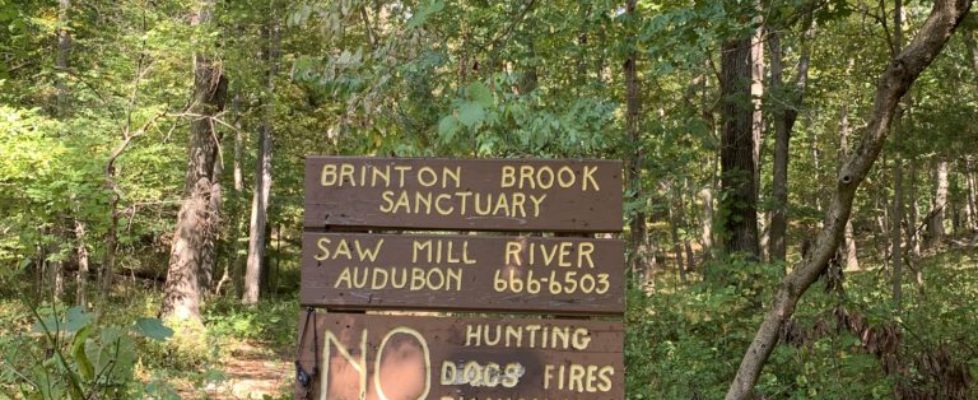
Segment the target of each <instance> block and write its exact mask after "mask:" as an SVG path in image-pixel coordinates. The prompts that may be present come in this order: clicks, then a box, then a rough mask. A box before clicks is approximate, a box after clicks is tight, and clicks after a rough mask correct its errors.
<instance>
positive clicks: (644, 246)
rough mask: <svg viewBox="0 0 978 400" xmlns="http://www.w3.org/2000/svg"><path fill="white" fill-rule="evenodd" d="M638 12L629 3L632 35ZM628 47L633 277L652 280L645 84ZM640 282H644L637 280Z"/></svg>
mask: <svg viewBox="0 0 978 400" xmlns="http://www.w3.org/2000/svg"><path fill="white" fill-rule="evenodd" d="M635 8H636V1H635V0H628V1H626V3H625V15H626V16H627V17H628V20H627V23H626V27H627V28H628V29H629V31H631V29H633V28H634V27H635V26H637V25H638V24H637V20H636V19H637V18H638V17H637V16H636V12H635ZM629 37H630V39H629V40H633V39H631V37H632V34H629ZM628 43H630V44H629V47H630V48H629V50H628V54H627V56H626V58H625V63H624V67H623V74H624V78H625V132H626V137H627V138H628V139H627V140H628V143H630V148H631V151H630V152H629V154H628V157H629V160H628V176H629V186H630V187H631V190H633V191H634V195H633V197H632V199H630V200H631V201H633V202H635V203H638V204H637V207H638V210H637V211H636V212H635V214H634V215H633V216H632V219H631V222H630V229H631V246H632V248H633V249H634V254H633V255H632V260H631V261H632V267H631V269H632V275H633V276H634V277H635V278H638V277H639V276H643V275H646V274H648V275H649V276H652V275H651V274H652V273H653V272H654V271H651V270H647V269H652V268H654V265H655V255H654V254H650V253H651V252H650V251H649V246H648V244H649V243H650V238H649V237H648V231H647V230H646V227H645V223H646V221H645V218H646V215H645V211H644V208H645V204H644V201H643V200H642V196H641V188H642V163H643V162H644V155H643V154H642V145H641V143H642V132H641V127H640V125H639V123H640V120H641V116H642V114H641V113H642V110H641V108H642V93H641V87H640V86H641V82H640V81H639V80H638V67H637V65H636V63H637V57H638V54H637V51H635V49H634V46H635V44H633V43H631V42H630V41H629V42H628ZM640 273H641V274H640ZM636 282H641V281H640V280H638V279H636Z"/></svg>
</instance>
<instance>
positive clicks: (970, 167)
mask: <svg viewBox="0 0 978 400" xmlns="http://www.w3.org/2000/svg"><path fill="white" fill-rule="evenodd" d="M965 181H966V184H967V186H968V229H971V230H975V229H978V193H976V191H978V188H976V187H978V184H976V182H975V171H974V164H973V161H972V159H971V157H965Z"/></svg>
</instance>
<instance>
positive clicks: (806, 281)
mask: <svg viewBox="0 0 978 400" xmlns="http://www.w3.org/2000/svg"><path fill="white" fill-rule="evenodd" d="M970 6H971V2H970V1H967V0H937V1H936V2H935V3H934V8H933V10H932V11H931V14H930V16H929V17H928V18H927V20H926V21H925V22H924V24H923V25H922V26H921V27H920V30H919V33H918V34H917V36H916V37H915V38H914V40H913V41H912V42H911V43H910V45H909V46H907V48H906V49H904V50H903V51H901V52H900V53H899V54H898V55H896V56H895V59H894V60H892V61H891V62H890V64H889V65H888V66H887V68H886V71H885V72H883V75H882V77H881V78H880V80H879V85H878V86H877V89H876V97H875V99H874V105H873V109H872V112H871V114H870V118H869V123H868V125H867V126H866V129H865V132H864V133H863V134H862V135H861V136H862V141H861V143H860V144H859V146H858V147H857V148H856V150H855V151H853V154H852V156H851V157H850V158H849V160H848V161H846V163H845V166H844V167H843V168H842V170H841V171H840V172H839V175H838V180H837V182H836V189H835V192H834V194H833V196H832V198H831V202H830V205H829V208H828V211H827V213H826V218H825V226H824V228H823V229H821V230H820V231H819V232H818V235H817V239H816V241H815V246H814V247H813V249H812V251H811V252H809V255H808V256H807V257H805V259H804V260H803V261H802V263H801V264H800V265H798V266H797V267H796V268H794V269H792V270H791V272H790V273H789V274H788V275H787V276H785V278H784V279H783V280H782V282H781V285H780V287H779V288H778V290H777V293H776V294H775V297H774V299H773V302H772V303H771V308H770V309H769V310H768V312H767V313H766V314H765V316H764V321H763V322H762V323H761V326H760V327H759V329H758V331H757V334H756V335H755V336H754V339H753V340H752V341H751V344H750V346H749V347H748V349H747V351H746V353H745V354H744V358H743V360H742V361H741V363H740V368H739V369H738V370H737V375H736V377H735V378H734V380H733V382H732V383H731V385H730V389H729V390H728V391H727V395H726V399H727V400H741V399H748V398H750V397H751V396H752V395H753V388H754V384H755V383H756V382H757V378H758V377H759V376H760V374H761V370H762V368H763V367H764V364H765V363H766V362H767V359H768V357H769V356H770V355H771V352H772V351H773V350H774V346H775V345H776V344H777V342H778V337H779V334H780V332H781V331H782V329H781V328H782V326H783V324H784V323H785V321H787V320H788V319H790V318H791V316H792V314H793V313H794V310H795V306H796V305H797V303H798V299H799V298H800V297H801V295H802V294H804V293H805V291H806V290H808V288H809V286H811V284H812V283H814V282H815V280H816V279H818V277H819V275H821V274H822V272H823V271H824V270H825V268H826V267H827V266H828V262H829V259H830V258H831V257H832V255H833V254H834V253H835V251H836V248H837V247H838V245H839V240H841V238H842V235H843V232H844V231H845V225H846V222H847V221H848V220H849V215H850V212H851V211H852V202H853V199H854V197H855V193H856V189H857V188H858V187H859V185H860V184H861V183H862V181H863V180H864V179H865V177H866V174H867V173H868V172H869V170H870V168H871V167H872V166H873V163H874V162H875V161H876V159H877V157H878V156H879V153H880V150H881V149H882V148H883V143H884V142H885V140H886V136H887V133H888V132H889V128H890V122H891V121H892V119H893V117H894V113H895V110H896V108H897V105H898V103H899V102H900V99H901V98H902V97H903V95H904V94H905V93H906V92H907V90H908V89H909V88H910V86H911V85H912V84H913V82H914V81H915V80H916V79H917V77H918V76H919V75H920V73H921V72H922V71H923V70H924V69H925V68H926V67H927V66H928V65H930V63H931V62H932V61H933V60H934V58H935V57H936V56H937V55H938V54H939V53H940V52H941V49H943V48H944V45H945V44H946V43H947V40H948V39H949V38H950V37H951V34H953V33H954V30H955V28H956V27H957V26H958V24H959V23H960V22H961V20H962V19H963V18H964V16H965V15H966V14H967V11H968V9H969V8H970Z"/></svg>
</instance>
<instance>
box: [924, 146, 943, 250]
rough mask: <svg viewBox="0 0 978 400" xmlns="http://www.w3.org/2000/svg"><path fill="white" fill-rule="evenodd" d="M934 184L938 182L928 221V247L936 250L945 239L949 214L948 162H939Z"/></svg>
mask: <svg viewBox="0 0 978 400" xmlns="http://www.w3.org/2000/svg"><path fill="white" fill-rule="evenodd" d="M934 182H936V185H937V187H936V188H935V190H934V201H933V202H932V203H931V213H929V214H928V216H929V217H930V219H929V220H928V221H927V230H928V236H927V247H928V248H935V247H937V246H938V245H940V243H941V240H942V239H943V238H944V219H945V218H946V215H947V212H946V211H945V210H946V209H947V188H948V180H947V161H944V160H941V161H938V162H937V167H936V168H935V170H934Z"/></svg>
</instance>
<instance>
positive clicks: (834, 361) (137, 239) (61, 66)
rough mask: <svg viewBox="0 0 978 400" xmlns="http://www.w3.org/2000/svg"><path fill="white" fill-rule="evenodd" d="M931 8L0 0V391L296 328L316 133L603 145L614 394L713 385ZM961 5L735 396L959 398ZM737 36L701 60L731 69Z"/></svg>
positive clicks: (207, 376)
mask: <svg viewBox="0 0 978 400" xmlns="http://www.w3.org/2000/svg"><path fill="white" fill-rule="evenodd" d="M934 3H938V4H945V3H952V2H949V1H937V2H930V1H910V0H905V1H904V0H895V1H892V0H887V1H879V2H876V1H865V0H760V1H737V0H724V1H678V0H677V1H672V0H669V1H658V0H638V1H636V0H626V1H618V2H613V1H607V0H581V1H568V0H554V1H539V0H520V1H482V0H473V1H448V0H410V1H391V2H387V1H376V0H371V1H368V0H325V1H323V0H300V1H286V0H263V1H252V0H244V1H217V0H167V1H151V0H118V1H116V0H113V1H108V0H86V1H81V0H76V1H69V0H59V1H54V0H48V1H27V0H0V59H2V62H0V398H3V397H4V396H7V397H11V398H41V399H54V398H73V399H82V398H92V397H91V396H93V393H99V394H100V395H102V396H105V397H104V398H131V397H150V398H176V397H177V396H186V393H187V391H188V390H189V391H194V390H198V391H204V390H205V388H207V387H208V385H211V384H212V383H213V382H215V381H220V380H221V376H222V374H223V373H224V372H222V371H221V366H220V360H221V359H222V357H228V356H229V355H228V354H227V352H226V351H222V350H221V348H222V346H226V345H228V342H229V341H232V340H254V341H259V342H261V343H265V344H266V345H268V346H269V347H271V348H275V349H280V350H281V351H283V352H286V353H287V352H290V351H293V349H291V346H292V345H293V343H294V340H295V338H294V337H293V336H294V334H295V332H296V327H295V323H296V322H295V315H297V312H298V304H297V300H296V293H297V292H298V279H299V274H298V263H299V261H298V260H299V257H298V256H299V253H300V242H301V233H302V215H303V209H302V199H303V193H302V185H303V184H302V182H303V163H304V159H305V157H306V156H307V155H313V154H326V155H376V156H396V157H460V158H476V157H542V158H608V159H621V160H624V161H625V164H626V171H625V173H626V178H627V179H626V187H625V188H624V190H625V198H626V204H625V213H624V215H622V225H623V226H624V227H625V231H624V233H623V234H622V237H623V238H625V239H626V240H628V242H627V243H629V246H628V250H627V252H628V257H629V260H630V262H629V266H628V268H627V271H625V273H626V274H627V277H628V281H629V283H630V288H629V294H628V312H627V314H626V325H627V335H628V338H627V342H626V349H625V351H626V367H627V370H628V375H627V393H628V395H627V396H628V398H630V399H648V398H669V399H680V398H683V399H713V398H722V397H723V396H724V394H725V393H727V391H728V387H729V386H730V384H731V381H732V380H733V379H734V376H735V374H736V373H737V370H738V366H739V364H740V361H741V359H742V357H744V352H745V350H746V349H747V348H748V345H750V343H751V340H752V338H753V337H754V333H755V332H756V331H757V329H758V326H760V325H761V323H762V321H763V320H764V313H765V311H766V310H767V309H768V308H769V307H770V306H771V304H772V299H773V298H774V297H775V294H776V293H777V291H778V289H779V282H780V281H781V280H782V279H784V277H785V276H786V274H788V273H790V272H791V271H792V270H794V269H795V268H797V267H798V266H799V265H801V264H802V263H803V260H804V258H805V257H806V256H808V255H809V251H810V250H811V249H812V248H814V247H815V246H816V245H817V243H815V240H814V239H815V237H816V236H817V233H818V232H819V231H820V229H822V228H823V227H824V226H825V215H826V211H827V209H828V208H829V204H830V203H831V201H832V196H833V194H834V193H835V191H836V190H837V184H836V178H837V174H838V171H839V170H840V168H842V167H843V165H844V162H845V160H846V159H847V158H848V157H850V156H852V155H853V154H854V153H855V154H859V152H860V151H861V149H862V148H861V147H859V143H860V140H862V139H863V138H864V136H865V133H866V129H867V125H868V124H869V123H870V121H871V120H872V118H873V117H874V113H875V112H877V110H876V109H874V107H875V105H876V103H875V100H876V99H875V98H874V96H875V94H876V92H877V90H879V89H880V84H881V82H883V80H881V79H880V77H881V76H882V75H883V74H884V73H886V72H887V71H888V68H889V67H890V66H891V61H892V60H893V59H895V58H896V57H898V55H900V54H901V51H902V50H903V48H904V47H905V46H906V45H907V43H910V41H911V40H912V39H913V38H914V37H915V35H917V34H919V33H920V32H922V31H923V24H924V21H925V20H926V19H927V17H928V16H929V15H930V14H931V13H932V5H933V4H934ZM954 3H961V4H970V2H954ZM202 10H203V11H202ZM896 22H899V23H896ZM956 28H957V29H954V30H952V32H953V34H952V35H950V36H949V37H948V38H946V40H947V43H946V45H944V46H943V49H942V50H940V53H939V55H938V56H937V57H936V58H935V59H934V60H933V61H932V62H930V65H929V66H927V68H926V69H924V70H923V72H922V73H921V74H920V76H919V78H917V79H916V81H915V82H913V85H912V86H910V89H909V91H908V92H907V93H906V94H905V95H904V96H903V97H902V100H901V101H900V105H899V107H898V111H897V113H896V116H895V117H894V121H895V122H894V123H893V127H892V129H891V130H890V131H892V132H890V137H889V138H888V139H886V141H885V144H884V145H883V148H882V152H881V155H880V156H879V158H878V159H877V160H876V163H875V165H874V166H873V168H872V169H871V170H869V173H868V175H867V176H866V179H865V181H864V182H862V186H861V187H860V189H859V191H858V192H856V196H855V200H854V202H853V206H852V211H851V214H850V215H851V217H850V219H849V220H850V225H849V226H848V227H847V228H846V233H845V237H844V238H843V239H842V246H841V248H840V249H839V251H838V252H837V253H836V254H837V255H836V256H834V257H833V258H832V259H831V260H830V261H829V262H828V263H827V266H826V268H824V270H823V271H822V273H821V274H820V277H819V279H818V282H817V283H816V284H815V285H814V286H813V287H812V289H811V290H809V291H808V293H806V294H804V296H803V297H801V301H800V302H799V303H798V305H797V307H795V309H794V315H793V316H790V317H789V318H788V319H787V321H786V322H785V323H783V324H782V325H781V326H780V331H779V333H778V345H777V346H776V348H775V349H774V350H773V352H772V354H771V356H770V358H769V359H767V365H766V366H765V368H764V370H763V373H762V374H761V375H760V376H759V377H758V379H757V383H756V385H755V386H754V390H755V392H756V393H755V394H756V395H757V398H768V399H795V398H825V399H836V398H900V399H946V398H950V399H968V398H976V397H978V382H976V379H978V335H975V334H974V332H975V330H976V329H978V319H976V318H975V315H978V314H976V313H978V274H976V273H975V271H976V268H978V199H976V197H978V195H976V189H978V188H976V187H978V181H976V165H978V127H976V125H975V124H974V123H973V122H974V116H975V115H976V114H975V113H976V107H978V90H976V89H978V50H976V49H978V47H976V40H978V39H976V36H978V34H976V30H978V19H976V17H975V15H974V12H969V13H968V14H967V15H966V16H965V17H964V18H963V21H962V22H961V23H960V24H959V25H957V26H956ZM737 41H739V43H746V44H747V46H748V47H750V52H751V56H750V57H749V59H746V60H741V61H745V62H749V64H744V66H746V67H747V68H746V69H744V72H745V74H742V75H741V76H740V77H738V78H737V79H742V81H733V80H728V81H726V83H728V84H734V83H739V84H742V85H741V86H743V87H744V88H748V87H749V89H750V90H749V91H740V92H737V93H726V92H725V89H724V88H725V87H727V86H726V85H724V83H725V82H724V81H723V79H724V77H725V76H727V75H726V74H725V73H727V72H730V71H731V70H730V69H729V66H730V65H729V64H727V63H726V60H725V59H724V55H725V54H729V53H724V51H726V50H727V49H734V48H735V47H732V44H735V42H737ZM201 60H205V61H207V62H209V63H210V64H208V65H209V67H211V68H212V70H211V72H213V73H214V75H212V76H213V77H216V78H215V79H214V80H213V81H211V82H210V84H211V86H207V85H202V84H201V81H200V80H199V79H198V80H195V73H198V72H200V71H201V70H202V69H201V68H202V67H201V65H202V64H201ZM215 71H216V72H215ZM197 76H198V77H199V76H200V75H199V74H198V75H197ZM221 82H223V83H221ZM205 83H206V82H205ZM221 84H226V87H224V88H221V89H222V90H223V89H226V98H223V99H220V100H221V101H223V104H221V105H220V106H217V107H209V108H207V107H205V108H200V107H198V106H199V105H200V104H198V103H197V102H195V100H194V99H195V98H197V97H196V96H197V95H198V94H200V93H201V92H200V91H201V90H212V93H211V94H217V91H218V90H219V88H218V86H219V85H221ZM734 86H736V85H734ZM730 110H732V111H730ZM730 112H733V113H734V114H735V115H733V116H739V117H741V118H747V119H749V120H750V121H749V123H748V124H747V125H749V126H748V128H749V130H748V131H745V132H746V135H748V136H750V138H749V139H750V143H752V145H754V146H756V147H755V148H753V149H751V148H749V147H747V148H746V151H747V153H746V154H747V157H748V158H751V157H753V158H752V159H751V160H748V162H752V163H753V165H755V166H756V168H757V169H756V172H753V173H755V174H756V175H754V176H746V177H741V178H740V179H747V180H750V181H751V182H752V183H753V184H754V186H755V193H754V194H753V195H751V196H748V200H747V202H748V203H750V204H749V206H751V207H753V208H754V209H756V216H755V217H754V218H753V219H749V220H748V221H747V223H748V224H749V225H754V226H756V227H757V229H756V236H757V237H756V238H754V239H755V240H756V244H757V248H758V249H759V251H758V252H757V254H743V253H738V252H736V251H732V250H735V249H731V248H729V247H730V246H729V243H731V241H730V239H731V237H733V238H734V239H737V238H740V237H739V236H738V235H740V234H741V233H740V231H730V230H728V229H725V227H726V226H728V225H730V224H731V221H734V222H736V221H739V220H738V219H737V218H741V215H740V214H738V213H739V211H737V210H740V209H741V208H742V206H745V205H744V204H741V203H743V201H741V200H739V199H740V197H734V192H731V191H729V190H728V189H729V186H727V185H728V184H729V183H730V182H731V181H733V180H732V179H731V178H729V176H732V175H726V174H724V172H725V171H722V168H723V167H722V166H723V165H727V164H725V163H724V162H722V158H723V156H722V153H723V151H724V147H725V146H729V145H730V144H729V143H728V142H727V141H725V139H724V133H725V132H726V130H725V129H727V126H728V125H727V124H726V122H729V121H730V120H731V118H732V115H731V114H730ZM786 116H790V118H792V120H791V122H790V123H786V122H785V121H787V120H786V119H785V118H786ZM201 126H203V128H201ZM782 132H783V133H784V134H783V135H782V134H781V133H782ZM745 138H746V137H745ZM211 140H212V141H213V145H214V146H215V147H214V151H215V154H214V157H213V158H214V161H213V164H214V165H213V166H207V167H208V169H210V170H211V171H210V172H212V173H213V174H214V176H215V178H214V181H213V182H212V183H213V184H214V185H216V186H215V187H218V188H219V189H220V196H219V199H218V201H217V203H219V205H218V206H217V208H216V209H217V210H219V213H213V214H212V215H211V214H208V215H210V216H212V217H213V218H212V219H209V220H208V223H210V224H212V225H210V226H209V227H208V228H207V229H213V234H212V235H210V236H206V235H205V236H204V237H205V238H209V239H207V240H210V241H212V243H210V245H209V246H210V247H208V248H206V249H202V253H201V254H205V255H207V256H208V257H205V259H206V260H208V261H206V262H203V264H206V265H203V264H202V265H201V266H200V271H199V272H200V273H201V275H203V276H204V277H203V278H201V280H200V282H201V288H200V292H201V296H202V297H201V298H202V300H201V303H202V304H201V306H202V309H201V311H200V312H199V313H198V315H197V316H196V317H197V321H196V322H197V323H199V325H198V324H196V323H187V325H186V326H184V325H181V324H182V322H180V321H173V320H169V319H168V318H167V317H168V316H167V315H166V314H167V313H165V312H164V313H163V314H164V315H161V314H160V310H161V309H164V308H165V307H163V304H164V303H166V302H168V301H169V300H168V299H169V297H167V293H168V292H167V279H168V270H172V269H173V266H172V257H173V252H174V250H173V249H174V247H176V246H174V243H175V242H176V241H178V240H179V239H180V237H178V235H177V234H176V233H175V232H178V231H179V230H177V229H176V227H177V226H178V219H179V218H180V216H181V214H182V213H181V209H183V207H187V205H186V204H187V199H188V198H190V197H192V196H191V195H190V194H188V193H190V192H188V190H189V189H188V188H189V187H190V186H192V185H190V184H188V183H187V180H188V176H189V174H188V168H191V169H192V168H193V167H194V149H197V147H194V146H196V144H195V143H199V142H200V141H211ZM782 144H783V150H779V149H781V148H782V146H781V145H782ZM728 149H729V147H728ZM751 150H752V151H753V154H751ZM778 151H783V152H782V153H781V156H783V157H784V160H785V163H786V164H785V168H786V170H783V172H784V173H785V174H786V175H784V176H783V180H782V181H780V182H783V183H779V179H781V178H778V173H779V172H778V171H777V167H776V162H775V158H776V157H778V156H777V153H778ZM721 177H724V178H723V179H721ZM263 185H268V187H269V190H270V192H269V193H268V194H267V196H265V197H262V187H263ZM779 185H781V186H779ZM779 187H780V190H782V193H783V198H782V197H781V196H779V195H778V191H779ZM731 199H738V200H737V201H735V202H731ZM897 200H899V201H897ZM778 213H782V215H784V216H785V217H784V218H785V221H786V224H785V230H786V234H783V235H780V236H779V234H778V233H777V228H774V229H772V226H776V225H777V224H775V223H774V222H773V221H774V219H773V218H772V216H774V215H777V214H778ZM262 219H264V221H267V224H266V223H264V222H262V223H257V221H260V220H262ZM740 222H743V221H740ZM256 223H257V225H256ZM256 227H257V228H256ZM259 232H260V234H259ZM249 239H251V240H252V241H253V242H254V243H255V244H254V245H249ZM778 240H782V241H783V243H785V248H786V252H785V256H782V255H779V253H780V251H778V250H777V249H774V250H772V246H771V244H772V243H779V242H778ZM833 251H834V249H833ZM748 253H750V252H748ZM249 258H252V259H253V260H254V261H249ZM252 263H253V265H256V268H258V270H260V273H259V274H255V275H249V274H247V273H246V272H247V270H248V268H249V267H250V265H252ZM246 277H247V279H246ZM248 279H251V280H252V281H248ZM249 285H254V287H256V288H260V300H258V304H257V306H248V305H242V304H240V303H241V302H242V298H243V295H244V294H245V293H246V292H247V288H248V287H249ZM244 303H250V301H248V300H247V299H246V300H245V301H244ZM157 317H162V319H157ZM184 331H191V332H202V333H203V334H201V335H189V336H187V335H180V333H181V332H184ZM171 334H173V335H172V336H171ZM188 337H189V339H188ZM109 360H111V363H112V364H113V365H116V367H112V369H111V370H110V369H107V368H106V365H107V364H106V363H107V362H110V361H109ZM290 383H291V382H290V381H289V378H288V377H285V378H284V381H283V387H284V389H283V392H282V394H281V395H282V396H286V397H288V396H290V392H289V389H288V387H289V384H290ZM188 386H189V387H191V389H187V387H188Z"/></svg>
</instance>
